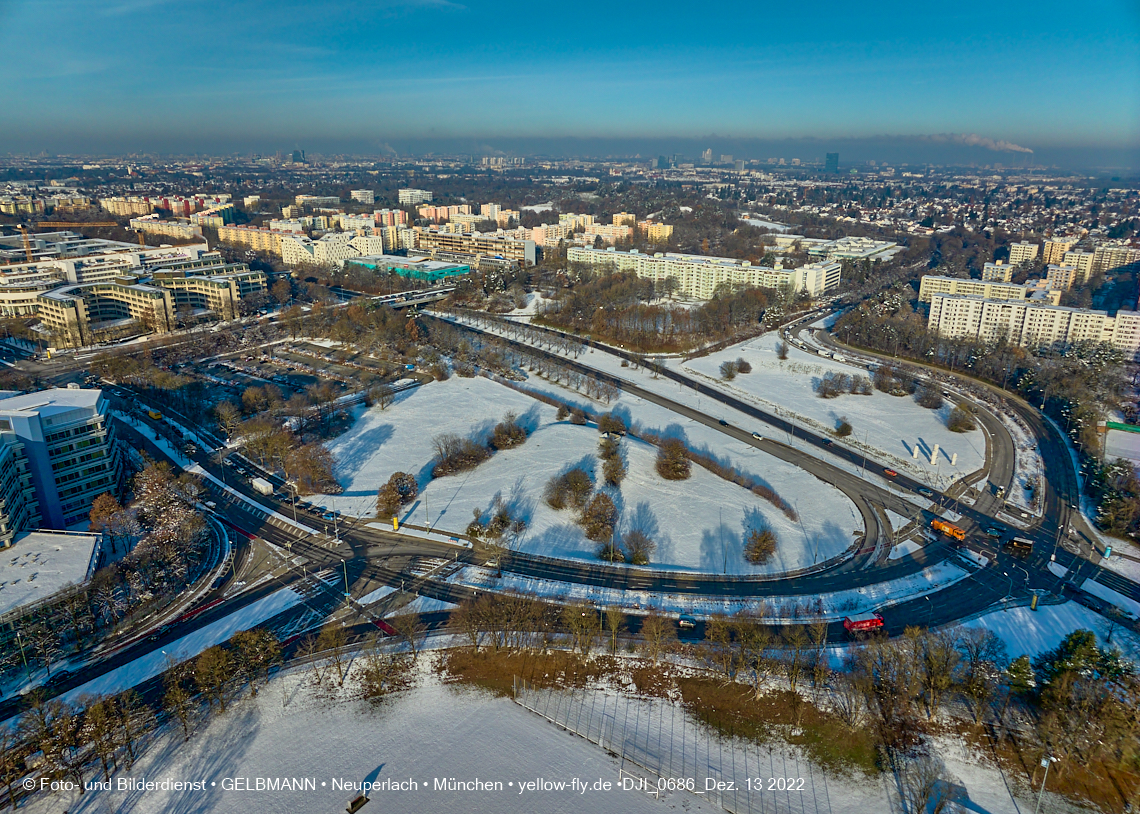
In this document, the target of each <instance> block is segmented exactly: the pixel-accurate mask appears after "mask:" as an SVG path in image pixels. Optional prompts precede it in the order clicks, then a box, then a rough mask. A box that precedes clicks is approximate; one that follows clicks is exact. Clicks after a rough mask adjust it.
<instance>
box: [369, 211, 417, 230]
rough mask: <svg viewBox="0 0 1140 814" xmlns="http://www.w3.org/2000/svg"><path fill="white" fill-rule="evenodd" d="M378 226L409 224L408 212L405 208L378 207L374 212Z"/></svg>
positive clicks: (373, 217) (374, 218)
mask: <svg viewBox="0 0 1140 814" xmlns="http://www.w3.org/2000/svg"><path fill="white" fill-rule="evenodd" d="M372 219H373V220H375V221H376V225H377V226H407V225H408V213H407V212H405V211H404V210H403V209H377V210H374V211H373V212H372Z"/></svg>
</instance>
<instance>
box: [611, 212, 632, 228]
mask: <svg viewBox="0 0 1140 814" xmlns="http://www.w3.org/2000/svg"><path fill="white" fill-rule="evenodd" d="M613 223H614V226H636V225H637V215H633V214H630V213H629V212H618V213H616V214H615V215H614V221H613Z"/></svg>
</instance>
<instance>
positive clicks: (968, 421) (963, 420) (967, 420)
mask: <svg viewBox="0 0 1140 814" xmlns="http://www.w3.org/2000/svg"><path fill="white" fill-rule="evenodd" d="M946 428H947V429H948V430H950V432H972V431H973V430H976V429H977V428H978V422H977V419H975V418H974V414H973V413H971V412H970V411H969V410H968V409H966V408H964V407H962V406H961V405H959V406H957V407H955V408H954V409H953V410H951V411H950V416H949V417H948V418H947V419H946Z"/></svg>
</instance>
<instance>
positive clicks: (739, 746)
mask: <svg viewBox="0 0 1140 814" xmlns="http://www.w3.org/2000/svg"><path fill="white" fill-rule="evenodd" d="M425 662H426V660H422V661H421V664H424V665H425V666H424V667H422V668H421V669H420V670H419V671H418V679H417V684H416V686H415V687H414V688H412V689H411V690H408V691H406V692H402V693H398V694H395V695H393V696H392V697H390V698H389V699H387V700H386V701H385V702H384V703H383V704H379V705H375V706H370V705H368V704H366V703H364V702H360V701H351V700H340V701H329V700H327V698H325V697H323V696H322V695H321V694H319V693H317V692H315V691H313V690H311V689H309V688H308V687H306V686H303V685H302V679H301V674H300V673H296V672H290V673H286V674H284V675H282V676H278V677H277V678H275V679H274V680H273V682H271V683H270V685H269V686H268V687H265V688H263V689H262V691H261V692H260V693H259V694H258V695H257V696H256V697H252V698H251V697H246V698H245V699H243V700H242V701H240V702H238V703H236V704H233V705H231V706H230V708H229V709H228V710H227V712H226V713H224V714H219V715H217V716H215V717H214V718H213V719H212V720H211V721H209V722H208V723H207V724H205V725H204V726H202V728H201V729H200V730H198V731H196V732H194V733H193V735H192V737H191V738H190V740H189V741H187V742H185V743H184V742H183V737H182V733H181V731H180V730H179V728H178V726H177V725H176V724H172V725H170V726H168V727H166V728H165V729H164V730H163V731H162V732H161V734H160V735H159V736H158V738H157V739H156V740H155V741H154V742H152V743H151V744H150V745H149V747H148V748H147V749H146V750H145V751H144V752H143V753H142V754H141V755H140V757H139V760H138V761H137V762H136V763H135V765H134V766H133V767H132V769H131V770H130V771H119V772H116V773H115V775H114V776H113V778H112V781H111V789H109V790H103V789H95V790H92V791H88V792H87V793H86V794H83V795H82V796H78V795H75V794H74V793H72V794H71V795H68V794H59V795H54V796H53V795H47V794H41V795H38V796H36V797H34V798H32V799H31V800H30V801H28V802H27V803H25V804H24V806H23V807H22V810H24V811H26V812H28V813H29V814H56V812H59V811H63V810H65V809H66V810H67V811H69V812H71V814H102V813H103V812H109V811H114V812H117V813H118V814H151V813H152V812H153V813H154V814H159V813H160V812H161V813H162V814H166V812H182V813H183V814H221V813H222V812H225V813H227V814H228V812H236V811H240V812H242V814H277V812H279V811H283V810H285V811H297V812H321V811H339V810H343V809H344V807H345V805H346V804H347V803H348V801H349V800H351V799H352V798H354V797H355V796H356V795H357V793H358V791H357V789H358V788H359V784H363V783H373V784H377V786H378V787H374V788H373V789H372V790H371V792H370V795H369V796H370V797H371V800H372V802H371V803H370V805H369V807H368V808H367V810H372V809H376V810H377V811H417V812H418V811H432V812H439V814H447V813H448V812H455V813H456V814H469V813H470V812H484V811H486V812H489V811H494V812H501V814H524V813H525V814H532V812H539V811H541V812H544V814H576V813H577V812H582V813H583V814H585V813H586V812H588V813H589V814H595V812H603V811H607V812H608V811H621V812H623V813H624V812H629V814H637V812H643V811H644V812H646V813H647V814H648V812H656V811H661V810H662V807H663V806H664V809H665V810H669V811H685V812H692V814H701V813H702V812H704V813H705V814H709V813H710V812H721V811H723V810H725V809H724V808H723V807H722V806H727V807H730V808H731V809H732V810H736V811H745V810H748V811H761V810H763V811H775V812H790V811H796V812H808V813H809V814H810V813H811V812H815V813H816V814H866V812H886V811H894V810H898V808H897V805H898V802H897V788H896V786H895V784H894V782H893V780H892V778H891V777H890V776H881V777H878V778H874V779H867V778H864V777H863V776H861V775H859V774H853V775H838V774H834V773H828V772H825V771H824V770H822V769H821V768H820V767H819V766H815V765H812V764H811V763H810V761H808V760H807V759H806V758H805V756H804V755H803V754H802V752H800V751H799V750H797V749H795V748H792V747H789V746H787V745H784V744H782V743H781V742H780V741H779V740H773V741H771V742H769V743H766V744H764V745H762V746H758V745H757V744H755V743H748V742H745V741H742V740H737V739H728V738H725V739H721V738H719V737H717V736H716V735H715V734H714V733H709V732H708V731H707V730H705V728H704V727H703V726H701V724H699V723H698V722H696V721H694V720H693V719H692V718H690V717H689V716H688V715H687V714H686V712H685V710H684V707H683V706H681V705H680V704H677V703H673V702H669V701H666V700H663V699H657V698H641V697H637V696H631V695H629V694H625V693H622V694H618V693H616V692H615V691H614V690H613V689H612V688H608V687H605V688H603V687H599V688H594V689H587V690H578V691H577V692H575V693H569V692H559V691H555V692H551V693H547V692H541V691H540V692H536V693H532V694H528V695H527V696H526V701H527V702H528V703H529V704H531V705H532V706H533V708H534V709H536V710H538V711H539V712H538V713H536V712H532V711H531V710H529V709H525V708H524V707H522V706H520V705H519V704H516V703H514V702H512V701H511V700H510V699H508V698H501V697H495V696H492V695H490V694H487V693H482V692H479V691H475V690H471V689H468V688H464V687H460V686H457V685H447V684H443V683H442V682H441V680H440V678H439V677H438V676H437V675H435V674H434V673H433V672H432V671H430V670H429V669H426V664H425ZM544 716H545V717H544ZM547 717H549V718H551V719H552V720H553V721H555V722H556V723H552V722H551V721H548V720H546V718H547ZM563 727H565V729H564V728H563ZM567 729H571V730H575V731H581V732H583V733H586V734H587V735H588V737H589V738H590V739H587V737H580V736H578V735H576V734H573V733H572V732H570V731H567ZM599 740H600V741H602V742H603V743H604V744H605V747H604V748H603V747H602V746H599V745H597V743H596V742H597V741H599ZM934 748H935V751H936V753H937V754H938V755H939V757H940V758H941V759H942V760H943V761H944V762H945V765H946V769H947V771H948V772H949V776H950V779H951V781H952V782H953V783H954V784H955V785H956V786H960V788H959V789H957V790H956V791H957V793H958V794H960V795H963V796H964V797H965V798H966V799H968V800H969V808H970V810H973V811H986V812H994V813H995V814H996V812H1007V811H1028V810H1029V809H1030V808H1031V807H1032V802H1033V798H1032V796H1031V794H1030V793H1029V791H1028V790H1025V789H1016V788H1015V790H1014V791H1013V794H1014V795H1016V796H1017V799H1015V798H1014V797H1012V796H1011V791H1010V789H1009V787H1008V785H1007V783H1006V782H1005V780H1004V779H1003V777H1002V775H1001V773H1000V772H999V771H997V770H996V769H995V768H993V767H992V766H991V765H990V764H989V763H988V761H987V760H985V759H984V758H983V757H981V756H979V755H974V754H970V753H969V750H967V749H965V748H964V747H963V746H962V745H960V744H958V743H957V742H949V741H946V740H944V739H938V740H936V741H935V743H934ZM619 755H620V756H619ZM623 757H624V758H625V759H624V760H623ZM637 764H641V765H644V766H649V767H652V768H649V769H643V768H641V766H640V765H637ZM659 772H660V773H661V774H663V775H669V776H672V777H675V778H684V777H689V778H692V779H693V780H694V781H695V782H694V785H695V789H694V791H697V792H700V793H692V792H688V791H673V792H668V791H666V792H664V793H662V794H661V796H660V797H658V796H657V795H651V794H646V793H645V792H643V791H641V790H638V789H637V788H627V789H623V788H622V783H621V780H622V778H623V777H625V778H631V777H632V778H637V779H640V778H645V779H646V780H647V784H648V785H649V786H650V787H656V785H657V780H658V776H659V774H658V773H659ZM748 777H751V778H756V779H760V785H761V787H762V788H763V791H760V792H755V791H752V792H749V791H748V784H747V782H746V781H745V779H744V778H748ZM783 777H791V778H796V780H795V781H794V782H797V783H798V782H799V781H798V778H801V777H802V778H803V791H796V792H787V791H781V792H775V791H769V790H768V788H767V786H768V785H769V784H768V780H767V779H768V778H783ZM437 779H438V780H440V781H444V782H446V781H447V780H449V779H450V780H455V781H459V782H461V783H473V782H474V781H481V782H482V783H484V784H491V785H490V786H486V785H485V786H483V787H481V788H480V787H475V788H471V789H470V790H462V791H459V790H446V789H439V788H437V786H436V782H437ZM706 779H711V780H712V781H713V786H712V789H713V790H712V791H706V789H708V788H710V787H709V786H706ZM120 780H123V781H128V780H133V781H135V782H139V781H143V780H146V781H183V782H194V783H196V784H199V785H197V786H196V787H195V788H193V789H191V790H177V791H175V790H167V789H164V788H163V787H162V786H161V785H159V786H156V787H155V788H154V789H153V790H150V791H141V790H133V789H129V788H126V786H127V784H126V783H122V784H121V785H122V786H123V788H120ZM282 780H286V781H289V783H290V785H289V786H288V787H287V788H286V789H284V790H273V791H266V790H263V791H259V790H257V786H258V783H259V782H260V783H261V784H262V786H263V787H264V785H266V784H267V783H272V782H276V783H278V784H280V782H281V781H282ZM575 780H577V781H578V782H579V783H581V784H582V785H583V786H584V787H585V788H578V785H577V783H575ZM293 781H300V782H299V783H296V784H294V783H293ZM716 781H722V782H723V783H725V785H724V786H722V787H721V788H722V789H726V788H727V782H731V781H734V782H735V785H736V786H737V790H736V791H735V792H722V794H718V793H717V792H716V790H715V783H716ZM386 782H387V785H386V786H385V785H383V784H385V783H386ZM536 782H537V783H538V784H539V785H540V786H541V785H542V784H545V783H553V784H562V785H560V786H547V787H545V790H542V789H540V788H535V787H530V788H528V787H526V786H522V785H521V784H524V783H536ZM634 782H635V783H636V782H638V781H637V780H634ZM753 782H754V783H755V782H756V781H755V779H754V781H753ZM595 783H598V784H599V785H598V786H594V784H595ZM396 784H406V785H403V786H400V785H396ZM495 784H499V785H495ZM602 784H609V785H608V787H607V786H604V785H602ZM1047 805H1048V806H1049V808H1048V810H1050V811H1059V810H1068V809H1067V807H1057V801H1055V800H1052V799H1049V800H1048V801H1047Z"/></svg>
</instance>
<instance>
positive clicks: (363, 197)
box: [348, 189, 376, 204]
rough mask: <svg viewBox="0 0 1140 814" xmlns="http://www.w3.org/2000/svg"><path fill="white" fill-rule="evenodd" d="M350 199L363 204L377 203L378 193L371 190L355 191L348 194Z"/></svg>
mask: <svg viewBox="0 0 1140 814" xmlns="http://www.w3.org/2000/svg"><path fill="white" fill-rule="evenodd" d="M348 196H349V198H351V199H352V200H354V201H356V202H357V203H362V204H374V203H376V193H375V192H373V191H372V190H370V189H354V190H352V191H351V192H349V193H348Z"/></svg>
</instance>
